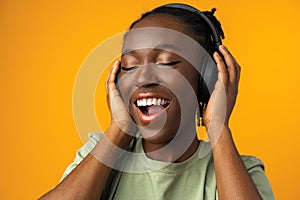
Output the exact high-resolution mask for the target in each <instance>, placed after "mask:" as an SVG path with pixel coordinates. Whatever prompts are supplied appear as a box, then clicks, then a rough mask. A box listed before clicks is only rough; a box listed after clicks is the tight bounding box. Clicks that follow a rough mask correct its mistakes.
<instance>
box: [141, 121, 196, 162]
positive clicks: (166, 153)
mask: <svg viewBox="0 0 300 200" xmlns="http://www.w3.org/2000/svg"><path fill="white" fill-rule="evenodd" d="M190 127H194V125H193V126H190ZM183 130H185V131H179V132H178V133H177V135H176V137H174V138H172V140H171V141H167V142H161V143H151V142H149V141H147V140H145V139H143V148H144V151H145V153H146V155H147V157H149V158H151V159H153V160H158V161H163V162H175V163H178V162H183V161H185V160H187V159H189V158H190V157H191V156H192V155H193V154H194V153H195V152H196V151H197V149H198V146H199V143H200V142H199V140H198V139H197V134H196V129H195V128H194V129H183Z"/></svg>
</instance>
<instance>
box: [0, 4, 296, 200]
mask: <svg viewBox="0 0 300 200" xmlns="http://www.w3.org/2000/svg"><path fill="white" fill-rule="evenodd" d="M169 2H170V1H164V0H160V1H159V0H154V1H153V0H152V1H150V0H148V1H139V0H136V1H126V0H122V1H121V0H110V1H107V2H101V1H76V0H72V1H70V0H68V1H58V0H51V1H50V0H47V1H37V0H36V1H33V0H32V1H30V0H28V1H21V0H20V1H14V0H1V1H0V66H1V67H0V88H1V90H0V91H1V98H0V132H1V139H0V147H1V158H0V159H1V164H0V177H1V183H0V199H5V200H6V199H36V198H38V196H40V195H42V194H43V193H45V192H46V191H48V190H50V189H51V188H52V187H53V186H54V185H56V184H57V182H58V181H59V180H60V177H61V175H62V173H63V171H64V169H65V168H66V166H67V165H68V164H69V163H70V162H72V160H73V158H74V155H75V151H76V150H77V149H78V148H79V147H80V146H81V145H82V141H81V140H80V138H79V136H78V133H77V131H76V127H75V125H74V122H73V116H72V90H73V85H74V81H75V78H76V74H77V72H78V70H79V68H80V65H81V63H82V62H83V60H84V59H85V57H86V56H87V55H88V54H89V52H90V51H91V50H92V49H93V48H94V47H96V46H97V45H98V44H99V43H101V42H102V41H103V40H105V39H106V38H108V37H110V36H111V35H113V34H116V33H119V32H121V31H124V30H126V28H127V27H128V26H129V24H130V23H131V22H132V21H133V20H135V19H136V18H137V17H139V15H140V14H141V13H143V12H145V11H147V10H149V9H151V8H154V7H155V6H158V5H161V4H163V3H169ZM184 2H185V3H190V4H192V5H194V6H196V7H197V8H199V9H200V10H207V9H211V8H212V7H216V8H217V9H218V10H217V12H216V15H217V17H218V18H219V19H220V20H221V22H222V25H223V29H224V31H225V36H226V39H225V40H224V44H226V45H227V46H228V48H229V49H230V50H231V51H232V53H233V54H234V55H235V57H236V58H237V60H238V61H239V63H240V64H241V66H242V76H241V82H240V93H239V97H238V102H237V105H236V108H235V110H234V113H233V115H232V119H231V127H232V131H233V134H234V138H235V141H236V144H237V146H238V149H239V151H240V153H241V154H251V155H256V156H257V157H259V158H261V159H262V160H263V161H264V163H265V165H266V173H267V175H268V177H269V179H270V182H271V185H272V187H273V190H274V193H275V196H276V197H277V199H300V190H299V185H300V183H299V182H300V173H299V169H300V161H299V159H300V153H299V152H300V151H299V148H298V147H299V146H300V144H299V138H300V136H299V133H300V128H299V124H300V121H299V119H300V105H299V100H300V98H299V96H300V93H299V74H300V66H299V44H300V42H299V35H300V27H299V22H300V21H299V20H300V12H299V10H300V2H299V0H285V1H283V0H278V1H271V0H266V1H262V0H252V1H236V0H227V1H225V0H222V1H220V0H219V1H217V0H197V1H196V0H190V1H184ZM108 51H109V49H108ZM103 84H104V82H103V80H102V81H101V83H100V86H99V90H98V91H100V94H99V95H98V96H99V97H98V96H97V106H96V108H97V115H98V116H99V121H101V124H103V126H107V125H108V123H109V121H108V120H109V118H108V117H107V115H108V111H107V108H106V103H105V101H104V100H105V99H104V98H102V97H105V95H104V87H103ZM97 94H98V92H97ZM100 97H101V98H100ZM82 98H84V97H82ZM99 105H100V106H99ZM91 131H93V130H91Z"/></svg>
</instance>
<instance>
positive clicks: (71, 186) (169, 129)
mask: <svg viewBox="0 0 300 200" xmlns="http://www.w3.org/2000/svg"><path fill="white" fill-rule="evenodd" d="M153 26H154V27H164V28H169V29H173V30H177V31H179V32H182V33H184V34H187V35H189V36H190V37H193V34H192V33H190V32H189V30H188V29H187V27H186V26H185V25H183V24H181V23H180V22H178V21H174V20H173V19H172V17H170V16H154V17H148V18H145V19H143V20H141V21H140V22H138V23H137V24H136V26H135V27H134V28H137V27H153ZM219 51H220V53H221V54H222V55H223V56H224V59H225V62H226V64H225V62H224V61H223V60H222V58H221V57H220V56H219V55H218V53H214V55H213V56H214V60H215V62H216V63H217V67H218V71H219V77H218V81H217V84H216V87H215V90H214V92H213V94H212V97H211V99H210V101H209V103H208V106H207V108H206V110H205V116H204V119H205V125H206V129H207V131H208V136H209V138H210V140H211V142H212V144H213V152H212V153H213V158H214V166H215V173H216V182H217V188H218V197H219V199H251V200H253V199H261V198H260V196H259V193H258V191H257V189H256V187H255V185H254V183H253V181H252V179H251V177H250V175H249V174H248V172H247V170H246V168H245V166H244V164H243V162H242V160H241V158H240V156H239V153H238V151H237V149H236V147H235V144H234V141H233V138H232V134H231V131H230V128H229V118H230V115H231V112H232V110H233V107H234V104H235V101H236V97H237V91H238V83H239V77H240V66H239V65H238V63H237V62H236V60H235V59H234V57H233V56H232V55H231V54H230V52H229V51H228V49H227V48H226V47H225V46H220V47H219ZM132 56H133V57H132ZM175 57H176V55H172V54H170V53H166V52H164V51H156V52H154V51H153V50H151V49H148V50H141V51H136V52H135V54H134V55H124V56H123V57H122V60H121V61H122V65H124V66H126V65H127V66H130V64H133V63H132V62H133V61H134V62H139V63H134V64H140V65H143V64H148V63H157V62H158V59H162V60H163V61H164V62H165V61H169V59H171V58H172V59H173V58H175ZM176 59H180V58H179V57H178V58H177V57H176ZM162 60H160V61H159V62H161V61H162ZM118 67H119V62H116V63H115V64H114V66H113V67H112V69H111V71H110V74H109V76H108V79H107V102H108V105H109V109H110V112H111V116H112V120H111V124H110V126H109V128H108V129H107V131H106V133H105V134H106V138H105V139H102V140H100V141H99V142H98V144H97V145H96V148H100V149H101V153H102V156H107V157H109V158H110V159H112V160H113V161H117V160H118V158H119V156H120V155H119V154H118V152H114V151H112V149H113V148H112V147H111V143H110V142H112V143H113V144H114V145H117V146H119V147H121V148H124V149H126V148H128V146H129V143H130V141H131V140H132V136H130V135H128V134H127V133H129V132H133V131H136V127H134V126H133V124H132V121H131V118H133V119H134V121H135V122H136V123H137V124H139V125H143V126H146V125H147V124H145V123H143V121H141V120H140V118H138V117H137V115H136V113H135V110H136V109H135V107H134V106H135V105H134V104H133V103H132V101H133V100H134V99H133V98H134V96H135V95H136V94H139V93H141V92H145V91H146V92H153V93H154V94H156V93H163V94H164V95H165V96H166V97H167V98H168V99H170V100H171V104H170V108H169V109H168V111H167V117H168V118H172V121H173V124H172V123H170V122H171V121H168V120H169V119H167V121H166V123H165V124H164V126H163V128H162V129H161V130H160V131H159V133H158V134H156V135H150V137H149V135H147V131H149V130H147V129H145V130H142V134H143V136H146V138H145V139H144V150H145V152H151V151H155V150H156V149H159V148H162V147H164V146H165V145H166V144H167V143H168V141H170V140H172V138H174V132H177V131H179V133H180V134H181V135H184V134H183V130H185V133H189V134H194V135H196V131H195V128H193V127H194V124H192V123H191V122H193V123H194V121H193V120H191V118H192V117H193V114H194V113H193V112H192V114H190V115H188V114H187V115H185V113H181V114H180V115H184V117H186V118H187V120H186V121H183V122H181V123H183V124H184V125H183V126H182V127H183V129H182V130H181V129H178V126H177V127H175V128H174V121H175V122H176V123H178V121H180V120H179V118H180V115H178V102H176V101H177V100H176V98H174V95H173V94H172V92H171V90H169V88H168V87H166V86H170V87H172V85H174V84H175V85H176V81H174V80H175V79H172V78H168V79H163V77H160V76H158V75H157V76H156V77H155V76H150V78H149V77H146V78H145V77H144V76H142V74H143V73H146V71H147V70H151V69H149V68H143V67H145V66H144V65H143V66H140V71H139V70H137V72H139V73H140V75H139V77H140V78H139V79H135V82H131V81H130V80H131V79H130V78H132V77H131V76H128V77H126V80H127V82H131V84H128V85H126V84H124V85H123V86H122V88H120V90H121V92H123V91H124V92H123V94H125V93H126V91H129V94H134V95H133V96H128V97H127V96H124V97H123V98H124V101H125V103H124V101H123V100H122V98H121V96H120V93H119V91H118V90H117V88H116V85H115V79H116V74H117V71H118ZM148 67H149V66H148ZM142 68H143V69H142ZM183 68H185V69H187V70H183ZM176 70H177V71H178V72H179V73H180V74H182V75H183V76H184V77H185V78H186V79H187V80H188V82H189V83H190V84H191V85H192V88H193V89H194V90H195V91H197V89H198V85H197V80H198V79H197V78H198V77H197V75H194V74H195V73H191V71H189V70H193V68H192V67H189V66H188V63H186V62H184V60H182V62H181V63H180V64H178V66H177V68H176ZM148 72H149V71H148ZM122 75H123V76H125V75H124V73H122ZM143 78H144V79H143ZM124 80H125V79H124ZM132 81H133V79H132ZM162 82H163V83H164V85H163V86H162V85H160V83H162ZM147 85H148V86H147ZM145 86H147V87H145ZM131 91H132V92H133V93H132V92H131ZM127 93H128V92H127ZM222 94H225V100H224V99H223V100H224V101H223V100H220V99H222V98H219V97H224V96H222ZM126 101H127V102H126ZM126 103H129V108H130V112H128V111H127V108H126V105H125V104H126ZM180 105H181V104H180ZM181 106H182V105H181ZM224 106H226V108H227V109H226V113H225V115H224V119H223V120H220V117H219V113H220V110H219V109H220V108H223V107H224ZM190 107H192V108H190ZM186 109H194V107H193V106H187V107H186ZM120 125H121V127H122V129H120V128H119V127H120ZM194 138H195V137H194ZM109 141H110V142H109ZM197 146H198V142H197V140H196V138H195V139H194V140H193V142H192V143H191V145H190V147H189V148H188V150H187V151H185V152H184V153H183V154H182V155H181V157H180V158H179V159H177V160H176V161H177V162H181V161H184V160H186V159H188V158H189V157H190V156H191V155H192V154H193V153H194V152H195V151H196V149H197ZM173 150H174V149H173ZM171 151H172V148H171V149H170V152H168V153H170V155H171V156H170V157H167V160H169V159H171V160H172V159H173V158H172V152H171ZM151 155H152V157H151V158H152V159H158V160H163V159H165V157H159V155H155V154H151ZM110 172H111V168H110V167H108V166H106V165H105V164H103V163H101V162H99V160H97V159H96V158H95V157H94V156H92V155H91V154H89V155H88V156H87V157H86V158H85V159H84V160H83V161H82V162H81V164H80V165H78V166H77V167H76V168H75V170H73V172H72V173H71V174H70V175H69V176H68V177H67V178H66V179H64V181H62V182H61V183H60V184H59V185H58V186H57V187H56V188H55V189H53V190H52V191H50V192H49V193H47V194H45V195H44V196H43V197H41V199H98V198H99V197H100V195H101V193H102V190H103V187H104V185H105V183H106V181H107V177H108V175H109V173H110Z"/></svg>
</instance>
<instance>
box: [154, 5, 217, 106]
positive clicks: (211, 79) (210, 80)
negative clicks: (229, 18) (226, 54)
mask: <svg viewBox="0 0 300 200" xmlns="http://www.w3.org/2000/svg"><path fill="white" fill-rule="evenodd" d="M161 8H179V9H183V10H187V11H189V12H193V13H196V14H198V15H199V16H200V17H201V18H202V19H203V20H204V21H205V22H206V24H207V25H208V27H209V29H210V32H211V35H212V40H213V45H214V48H213V49H212V52H209V53H210V54H211V53H213V52H215V51H217V52H219V50H218V49H219V46H220V45H221V44H222V39H221V37H220V36H219V35H218V33H217V30H216V28H215V26H214V24H213V23H212V21H211V20H210V19H209V18H208V17H207V16H206V15H205V14H204V13H202V12H201V11H199V10H198V9H196V8H194V7H192V6H190V5H187V4H182V3H171V4H166V5H162V6H159V7H157V8H155V9H154V10H152V11H155V10H158V9H161ZM220 55H221V54H220ZM200 73H201V76H202V78H200V79H199V90H198V94H197V96H198V100H199V101H201V102H202V103H204V104H207V103H208V100H209V98H210V94H211V93H212V91H213V90H214V88H215V84H216V82H217V80H218V69H217V67H216V65H215V64H214V60H213V59H208V60H207V63H206V65H203V67H202V69H201V72H200Z"/></svg>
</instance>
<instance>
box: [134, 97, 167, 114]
mask: <svg viewBox="0 0 300 200" xmlns="http://www.w3.org/2000/svg"><path fill="white" fill-rule="evenodd" d="M169 104H170V101H169V100H168V99H161V98H143V99H138V100H136V101H135V105H136V106H137V107H138V108H139V110H140V111H141V112H142V113H143V114H144V115H154V114H156V113H159V112H161V111H162V110H163V109H165V108H166V107H168V105H169Z"/></svg>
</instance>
